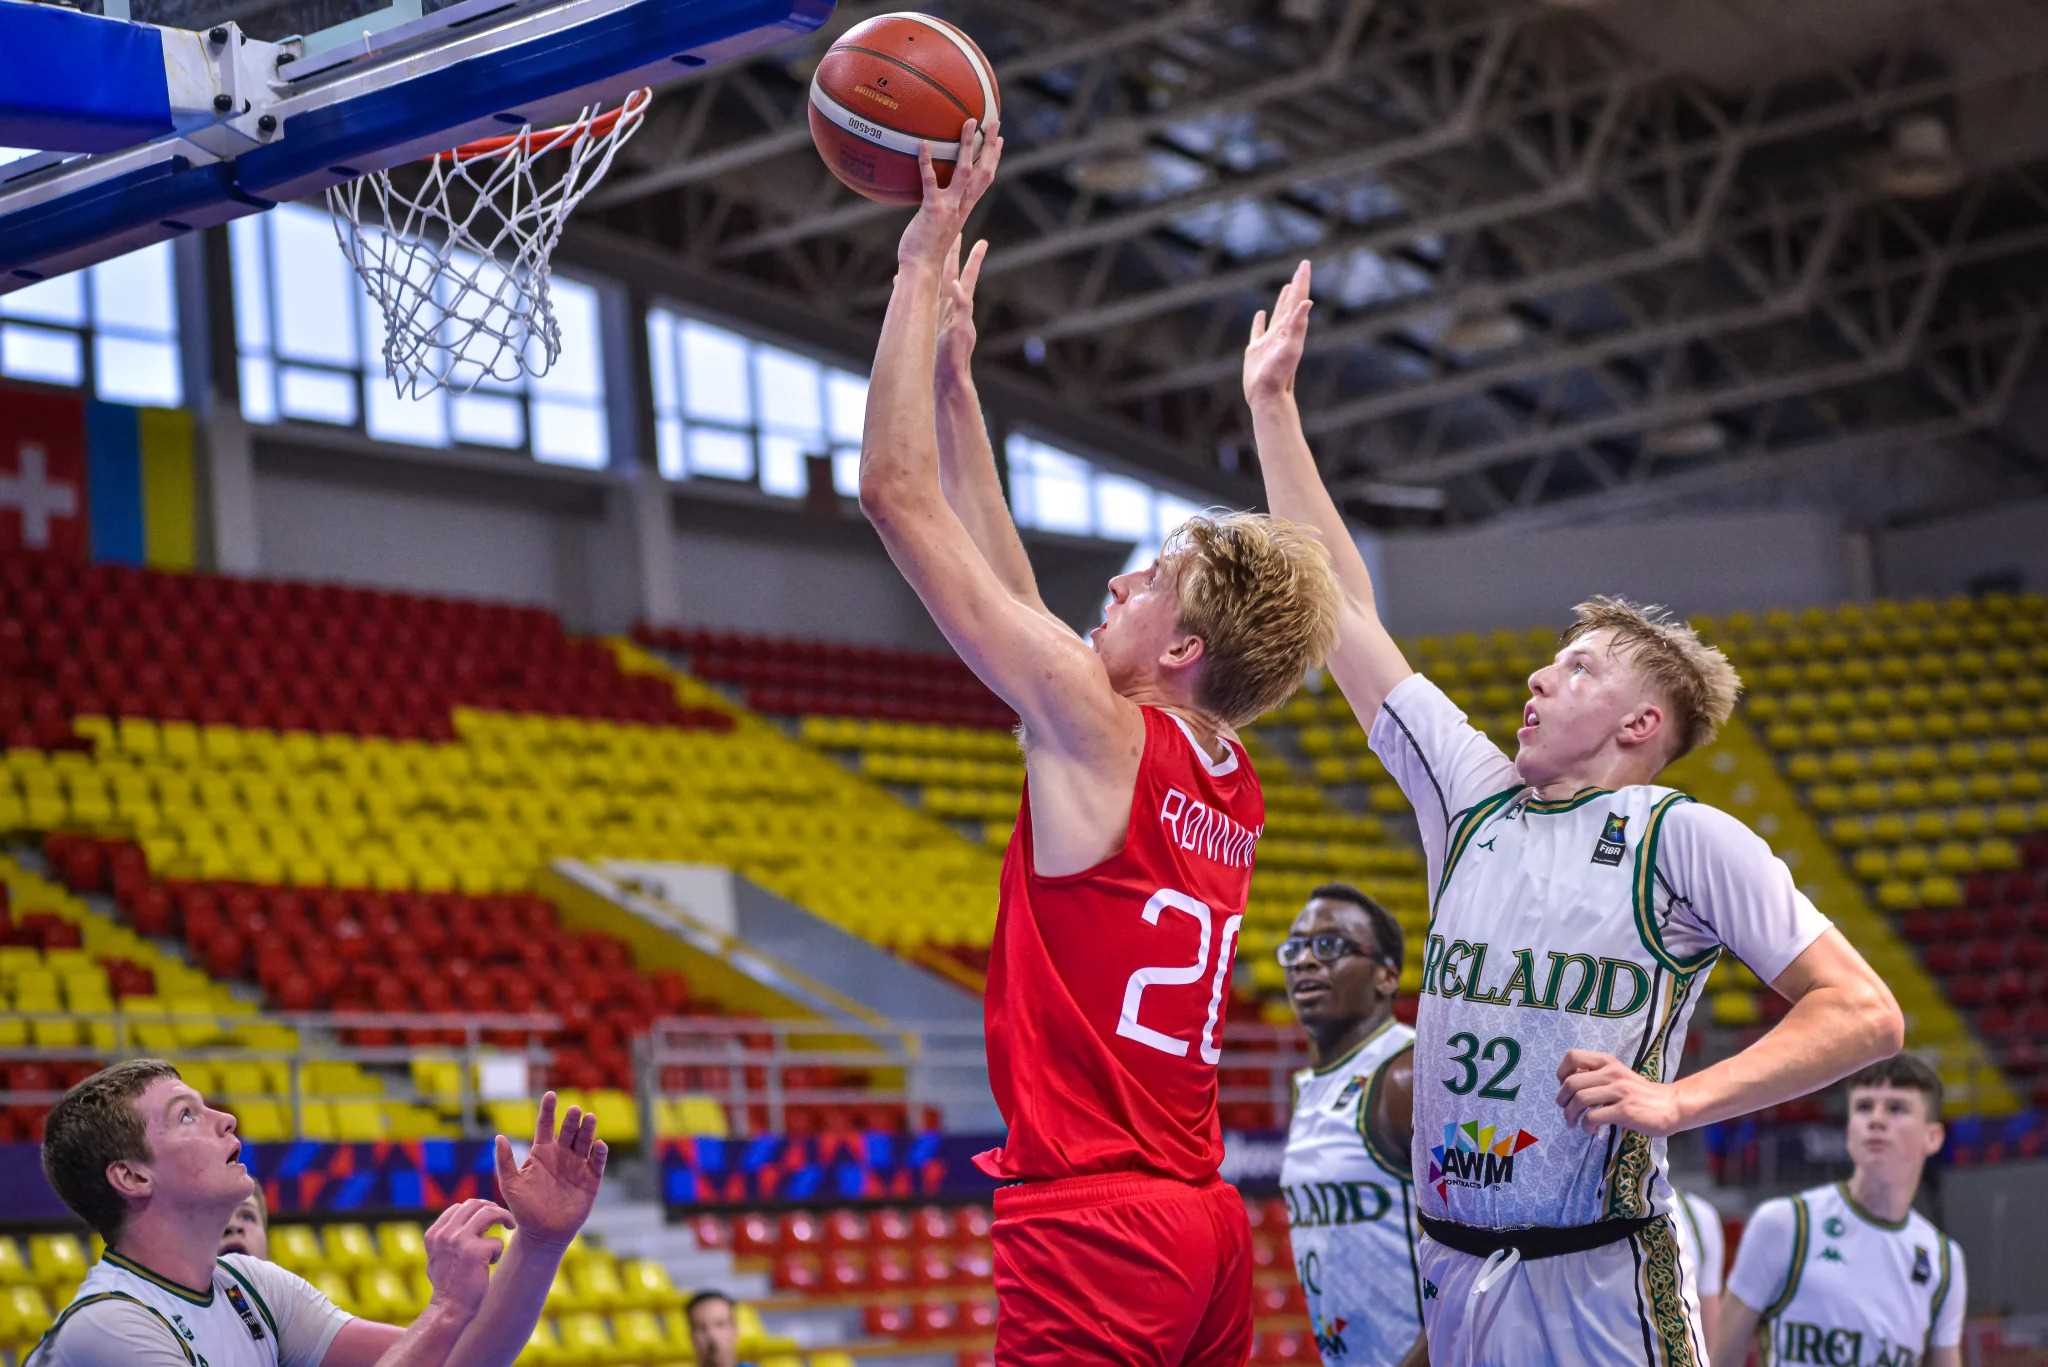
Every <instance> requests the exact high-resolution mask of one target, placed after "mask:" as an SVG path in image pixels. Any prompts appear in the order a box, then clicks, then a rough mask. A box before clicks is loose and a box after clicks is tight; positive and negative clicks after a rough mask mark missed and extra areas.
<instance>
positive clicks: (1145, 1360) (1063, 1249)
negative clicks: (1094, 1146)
mask: <svg viewBox="0 0 2048 1367" xmlns="http://www.w3.org/2000/svg"><path fill="white" fill-rule="evenodd" d="M993 1234H994V1240H995V1281H996V1301H997V1304H998V1306H999V1307H1000V1312H999V1316H998V1318H997V1320H996V1361H997V1362H998V1363H1001V1364H1003V1367H1010V1365H1011V1364H1013V1363H1047V1364H1051V1363H1063V1364H1088V1363H1101V1364H1115V1365H1116V1367H1130V1364H1158V1367H1180V1364H1201V1365H1202V1367H1243V1364H1244V1363H1245V1361H1246V1360H1247V1359H1249V1358H1250V1357H1251V1351H1252V1230H1251V1224H1250V1222H1249V1221H1248V1220H1246V1218H1245V1213H1244V1202H1243V1201H1242V1200H1241V1199H1239V1197H1238V1194H1237V1188H1236V1187H1233V1186H1231V1185H1230V1184H1229V1183H1227V1182H1224V1181H1222V1180H1221V1179H1218V1178H1212V1179H1210V1180H1209V1181H1208V1182H1206V1183H1204V1184H1202V1185H1200V1186H1190V1185H1189V1184H1188V1183H1186V1182H1176V1181H1173V1180H1171V1179H1170V1178H1164V1177H1147V1176H1139V1175H1117V1176H1110V1177H1069V1178H1063V1179H1061V1180H1059V1181H1053V1182H1026V1183H1020V1184H1018V1185H1017V1186H1013V1187H1003V1188H1000V1189H998V1190H997V1192H996V1223H995V1229H994V1232H993Z"/></svg>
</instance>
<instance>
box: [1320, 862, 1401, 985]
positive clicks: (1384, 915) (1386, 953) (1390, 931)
mask: <svg viewBox="0 0 2048 1367" xmlns="http://www.w3.org/2000/svg"><path fill="white" fill-rule="evenodd" d="M1321 899H1328V900H1329V901H1332V902H1349V903H1350V904H1351V905H1352V906H1354V907H1357V908H1358V909H1359V910H1360V911H1362V912H1364V913H1365V917H1366V919H1367V920H1368V921H1371V922H1372V938H1373V944H1374V948H1376V949H1377V950H1378V951H1379V955H1380V958H1381V959H1383V960H1385V961H1386V962H1387V963H1388V964H1390V965H1391V966H1392V967H1393V970H1394V971H1395V972H1396V973H1399V972H1400V971H1401V967H1402V965H1403V964H1405V963H1406V962H1407V960H1406V959H1405V958H1404V957H1403V956H1404V955H1405V954H1406V953H1407V945H1406V941H1405V939H1404V938H1403V936H1402V934H1401V923H1400V922H1399V921H1397V920H1395V919H1394V913H1393V912H1391V911H1388V910H1387V909H1386V908H1385V907H1383V906H1381V905H1380V904H1379V903H1378V902H1375V901H1373V900H1372V898H1370V897H1368V896H1366V895H1365V894H1364V893H1363V892H1360V891H1359V890H1358V889H1357V888H1354V887H1352V886H1351V885H1350V884H1349V883H1325V884H1323V885H1322V886H1321V887H1319V888H1317V889H1316V890H1315V891H1314V892H1311V893H1310V894H1309V895H1308V900H1309V901H1311V902H1314V901H1318V900H1321Z"/></svg>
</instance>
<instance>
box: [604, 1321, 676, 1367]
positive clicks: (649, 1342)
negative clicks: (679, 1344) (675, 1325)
mask: <svg viewBox="0 0 2048 1367" xmlns="http://www.w3.org/2000/svg"><path fill="white" fill-rule="evenodd" d="M612 1337H613V1340H614V1342H615V1345H616V1346H615V1347H614V1349H613V1352H614V1353H615V1354H616V1356H617V1358H618V1360H619V1361H622V1362H658V1361H660V1360H662V1359H663V1358H664V1357H666V1356H667V1354H668V1344H669V1340H668V1335H667V1334H666V1333H665V1332H663V1329H662V1326H661V1321H660V1320H658V1319H656V1318H655V1316H654V1312H652V1311H650V1310H628V1311H625V1312H624V1313H622V1314H618V1315H614V1316H612Z"/></svg>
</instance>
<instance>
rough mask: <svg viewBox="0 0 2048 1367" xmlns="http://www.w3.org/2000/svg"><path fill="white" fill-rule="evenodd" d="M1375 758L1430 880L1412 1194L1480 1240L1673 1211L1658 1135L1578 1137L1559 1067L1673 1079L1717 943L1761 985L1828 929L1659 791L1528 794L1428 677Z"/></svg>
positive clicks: (1605, 1132)
mask: <svg viewBox="0 0 2048 1367" xmlns="http://www.w3.org/2000/svg"><path fill="white" fill-rule="evenodd" d="M1371 740H1372V747H1373V750H1374V752H1375V753H1377V754H1378V755H1379V757H1380V758H1381V760H1382V761H1383V762H1384V763H1385V764H1386V766H1387V769H1388V771H1389V772H1390V773H1392V774H1393V776H1394V778H1395V780H1396V781H1397V782H1398V783H1400V785H1401V788H1402V790H1403V792H1404V793H1406V795H1407V797H1408V800H1409V801H1410V803H1412V804H1413V805H1414V807H1415V810H1416V816H1417V821H1418V826H1419V828H1420V832H1421V836H1422V843H1423V850H1424V853H1425V855H1426V857H1427V864H1428V869H1429V877H1430V886H1431V910H1430V925H1429V936H1428V940H1427V943H1426V947H1425V950H1424V957H1423V969H1422V989H1421V999H1420V1004H1419V1007H1418V1011H1417V1018H1416V1022H1415V1028H1416V1041H1415V1143H1414V1150H1413V1153H1412V1161H1413V1163H1414V1172H1415V1177H1416V1192H1417V1196H1418V1200H1419V1202H1420V1205H1421V1209H1422V1212H1423V1213H1424V1214H1425V1215H1430V1216H1434V1217H1436V1218H1438V1219H1443V1220H1451V1221H1455V1222H1457V1223H1459V1224H1465V1225H1473V1226H1477V1227H1480V1228H1485V1229H1513V1228H1524V1227H1529V1226H1572V1225H1584V1224H1592V1223H1594V1222H1597V1221H1600V1220H1607V1219H1622V1218H1635V1217H1641V1216H1649V1215H1654V1214H1663V1213H1668V1212H1669V1211H1670V1210H1671V1187H1670V1183H1669V1182H1668V1181H1666V1180H1665V1179H1664V1177H1663V1167H1664V1141H1663V1140H1661V1139H1659V1140H1651V1139H1649V1138H1647V1137H1645V1136H1643V1135H1641V1134H1637V1133H1634V1132H1629V1131H1618V1130H1617V1129H1616V1128H1615V1127H1613V1126H1607V1127H1603V1128H1602V1129H1601V1130H1600V1131H1599V1132H1598V1133H1596V1134H1590V1135H1589V1134H1587V1133H1585V1132H1584V1131H1583V1130H1578V1129H1568V1128H1566V1126H1565V1124H1564V1113H1563V1111H1562V1109H1561V1108H1560V1107H1559V1106H1558V1104H1557V1099H1556V1097H1557V1081H1556V1075H1557V1068H1558V1065H1559V1064H1560V1063H1561V1062H1562V1061H1563V1058H1564V1055H1565V1052H1566V1051H1567V1050H1570V1049H1587V1050H1594V1051H1598V1052H1601V1053H1607V1054H1612V1055H1614V1056H1615V1057H1617V1058H1619V1059H1621V1060H1622V1061H1623V1062H1624V1063H1626V1064H1628V1065H1629V1066H1630V1067H1632V1068H1634V1069H1635V1070H1636V1071H1638V1072H1639V1073H1641V1074H1643V1075H1644V1076H1646V1077H1651V1078H1655V1079H1656V1080H1658V1081H1660V1082H1668V1081H1670V1080H1671V1079H1672V1077H1673V1076H1674V1075H1675V1074H1676V1072H1677V1069H1678V1063H1679V1059H1680V1057H1681V1056H1682V1054H1683V1052H1684V1048H1685V1031H1686V1025H1687V1023H1688V1021H1689V1020H1690V1019H1691V1016H1692V1012H1693V1009H1694V1007H1695V1006H1696V1005H1697V1004H1698V1002H1699V999H1700V996H1701V994H1702V991H1703V989H1704V987H1705V983H1706V978H1707V974H1708V972H1709V970H1711V969H1712V967H1713V965H1714V962H1715V960H1716V959H1717V958H1718V957H1719V956H1720V953H1721V950H1722V947H1723V946H1724V945H1725V946H1726V947H1728V948H1729V949H1732V950H1734V951H1735V953H1736V954H1738V955H1739V956H1740V957H1741V958H1742V959H1743V960H1744V961H1745V962H1746V963H1748V964H1749V965H1750V966H1751V967H1752V968H1754V969H1755V970H1756V972H1757V974H1758V975H1759V976H1760V977H1762V978H1763V979H1764V980H1765V981H1766V982H1769V981H1771V980H1772V979H1774V978H1776V977H1777V976H1778V975H1779V974H1780V973H1782V972H1783V971H1784V969H1785V967H1786V965H1788V964H1790V963H1791V962H1792V960H1793V959H1795V958H1797V957H1798V955H1799V954H1800V952H1801V951H1803V950H1804V949H1805V948H1806V946H1807V945H1809V944H1811V943H1812V942H1813V941H1814V940H1815V939H1816V938H1818V937H1819V936H1820V934H1821V933H1822V932H1824V931H1825V930H1826V929H1827V926H1828V922H1827V919H1826V918H1825V917H1824V916H1822V915H1821V914H1820V913H1819V912H1818V911H1817V910H1815V909H1814V906H1813V904H1812V903H1811V902H1810V901H1808V900H1807V899H1806V897H1805V895H1804V894H1802V893H1801V892H1800V891H1799V890H1798V888H1797V887H1795V886H1794V885H1793V882H1792V875H1791V871H1790V870H1788V869H1787V868H1786V867H1785V865H1784V863H1783V861H1781V860H1779V859H1777V858H1775V857H1774V856H1773V855H1772V854H1771V852H1770V848H1769V847H1768V846H1767V845H1765V844H1764V842H1763V841H1762V840H1760V839H1758V838H1757V837H1756V836H1755V835H1753V834H1752V833H1751V832H1750V831H1749V830H1748V829H1747V828H1745V827H1744V826H1743V825H1742V824H1741V823H1740V822H1738V821H1736V820H1735V819H1734V818H1733V817H1730V816H1728V815H1727V814H1726V813H1723V812H1719V811H1716V810H1715V809H1713V808H1711V807H1706V806H1702V805H1700V804H1698V803H1695V802H1694V801H1693V800H1692V799H1691V798H1689V797H1687V796H1686V795H1685V794H1683V793H1680V792H1677V791H1675V790H1673V789H1670V788H1663V787H1658V786H1655V785H1649V784H1643V785H1636V786H1632V787H1628V788H1623V789H1621V790H1619V791H1613V792H1610V791H1607V790H1605V789H1599V788H1589V789H1586V790H1584V791H1582V792H1580V793H1578V794H1576V795H1574V796H1573V797H1571V798H1569V799H1565V800H1559V801H1543V800H1539V799H1538V798H1537V797H1536V795H1535V793H1534V791H1533V790H1532V789H1529V788H1527V787H1525V786H1524V785H1523V784H1522V783H1521V780H1520V777H1519V775H1518V774H1517V772H1516V770H1515V766H1514V764H1513V762H1512V761H1510V760H1509V759H1508V758H1507V757H1506V756H1505V755H1503V754H1502V753H1501V751H1500V749H1499V747H1497V746H1495V745H1494V744H1493V742H1491V741H1490V740H1488V739H1487V738H1486V737H1485V736H1484V735H1483V734H1481V733H1480V732H1479V731H1478V730H1476V729H1475V728H1473V727H1472V726H1471V725H1470V724H1469V723H1468V722H1466V720H1465V716H1464V713H1463V712H1461V711H1459V709H1458V707H1457V705H1456V704H1454V703H1453V702H1451V701H1450V699H1449V698H1447V697H1445V696H1444V694H1443V692H1442V691H1441V690H1439V689H1438V688H1437V687H1436V686H1435V685H1434V684H1432V683H1430V682H1429V680H1428V679H1426V678H1424V677H1423V676H1421V675H1419V674H1418V675H1413V676H1410V677H1409V678H1408V679H1406V680H1404V681H1403V682H1402V683H1401V684H1400V685H1399V686H1398V687H1396V688H1395V689H1394V690H1393V692H1391V693H1390V694H1388V696H1387V699H1386V702H1385V704H1384V705H1383V706H1382V707H1381V709H1380V713H1379V716H1378V717H1377V718H1375V720H1374V723H1373V728H1372V737H1371Z"/></svg>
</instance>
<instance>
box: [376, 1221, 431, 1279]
mask: <svg viewBox="0 0 2048 1367" xmlns="http://www.w3.org/2000/svg"><path fill="white" fill-rule="evenodd" d="M377 1255H378V1257H379V1258H381V1259H382V1260H383V1262H384V1264H385V1265H386V1266H388V1267H407V1268H410V1267H425V1266H426V1265H427V1241H426V1233H425V1231H424V1230H422V1229H421V1228H420V1227H419V1226H418V1225H417V1224H414V1223H412V1222H411V1221H409V1220H389V1221H386V1222H385V1223H383V1224H381V1225H378V1226H377Z"/></svg>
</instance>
